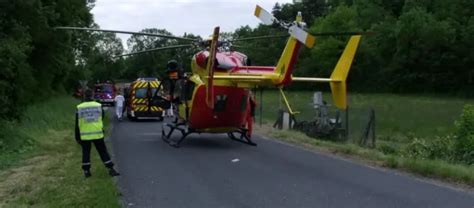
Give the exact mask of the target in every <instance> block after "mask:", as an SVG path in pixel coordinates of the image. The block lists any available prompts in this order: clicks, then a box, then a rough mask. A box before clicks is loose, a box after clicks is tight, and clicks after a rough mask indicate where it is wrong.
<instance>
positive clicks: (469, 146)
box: [454, 105, 474, 165]
mask: <svg viewBox="0 0 474 208" xmlns="http://www.w3.org/2000/svg"><path fill="white" fill-rule="evenodd" d="M455 139H456V144H455V145H454V150H455V157H456V160H458V161H461V162H464V163H467V164H470V165H473V164H474V105H465V106H464V110H463V112H462V115H461V118H460V119H459V120H458V121H457V122H456V138H455Z"/></svg>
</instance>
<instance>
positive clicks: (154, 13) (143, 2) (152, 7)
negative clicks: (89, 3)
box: [92, 0, 292, 47]
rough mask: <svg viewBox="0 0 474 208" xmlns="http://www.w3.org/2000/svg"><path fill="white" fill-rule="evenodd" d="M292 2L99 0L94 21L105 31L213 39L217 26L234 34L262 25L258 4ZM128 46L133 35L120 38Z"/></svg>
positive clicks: (251, 0)
mask: <svg viewBox="0 0 474 208" xmlns="http://www.w3.org/2000/svg"><path fill="white" fill-rule="evenodd" d="M276 2H278V3H291V2H292V0H96V4H95V7H94V8H93V9H92V14H93V15H94V20H95V22H96V23H97V24H99V26H100V28H102V29H112V30H127V31H140V30H141V29H144V28H158V29H166V30H168V31H169V32H171V33H173V34H174V35H177V36H182V35H183V34H184V33H185V32H188V33H189V32H191V33H193V34H195V35H200V36H201V37H207V36H209V35H210V34H211V33H212V31H213V28H214V27H215V26H220V27H221V31H223V32H232V31H234V30H235V29H237V28H239V27H240V26H243V25H249V26H251V27H255V26H257V25H258V24H259V23H260V20H258V19H257V18H256V17H255V16H254V15H253V12H254V10H255V6H256V5H257V4H258V5H260V6H261V7H262V8H264V9H266V10H267V11H271V10H272V8H273V5H275V3H276ZM118 36H119V37H120V38H121V39H122V41H123V42H124V47H127V46H126V44H125V43H126V40H127V39H128V38H129V35H118Z"/></svg>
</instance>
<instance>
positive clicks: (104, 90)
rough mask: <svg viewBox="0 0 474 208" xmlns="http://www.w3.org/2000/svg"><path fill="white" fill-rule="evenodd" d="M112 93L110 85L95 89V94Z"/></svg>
mask: <svg viewBox="0 0 474 208" xmlns="http://www.w3.org/2000/svg"><path fill="white" fill-rule="evenodd" d="M112 91H113V88H112V85H99V86H96V87H95V92H106V93H110V92H112Z"/></svg>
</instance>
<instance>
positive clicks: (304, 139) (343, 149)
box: [256, 125, 474, 188]
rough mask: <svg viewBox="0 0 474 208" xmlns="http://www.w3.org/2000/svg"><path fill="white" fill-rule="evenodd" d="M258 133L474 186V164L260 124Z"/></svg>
mask: <svg viewBox="0 0 474 208" xmlns="http://www.w3.org/2000/svg"><path fill="white" fill-rule="evenodd" d="M256 132H258V133H260V134H263V135H268V136H271V137H272V138H275V139H278V140H281V141H284V142H287V143H290V144H295V145H298V146H303V147H305V148H308V149H313V150H318V151H322V152H328V153H334V154H337V155H342V156H346V157H351V158H355V159H357V160H362V161H363V162H366V163H369V164H372V165H377V166H383V167H388V168H396V169H401V170H405V171H408V172H411V173H415V174H418V175H422V176H426V177H431V178H436V179H442V180H444V181H448V182H452V183H457V184H461V185H467V186H469V187H470V188H473V187H474V166H468V165H460V164H452V163H448V162H445V161H440V160H420V159H413V158H404V157H400V156H398V155H392V154H386V153H383V152H381V151H379V150H378V149H367V148H362V147H359V146H357V145H355V144H351V143H337V142H331V141H324V140H318V139H314V138H311V137H308V136H307V135H305V134H304V133H301V132H296V131H287V130H274V129H273V128H272V127H271V126H269V125H264V126H262V127H257V128H256Z"/></svg>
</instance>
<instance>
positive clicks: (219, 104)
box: [214, 94, 227, 112]
mask: <svg viewBox="0 0 474 208" xmlns="http://www.w3.org/2000/svg"><path fill="white" fill-rule="evenodd" d="M226 104H227V95H224V94H222V95H216V100H215V104H214V111H215V112H222V111H224V110H225V106H226Z"/></svg>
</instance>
